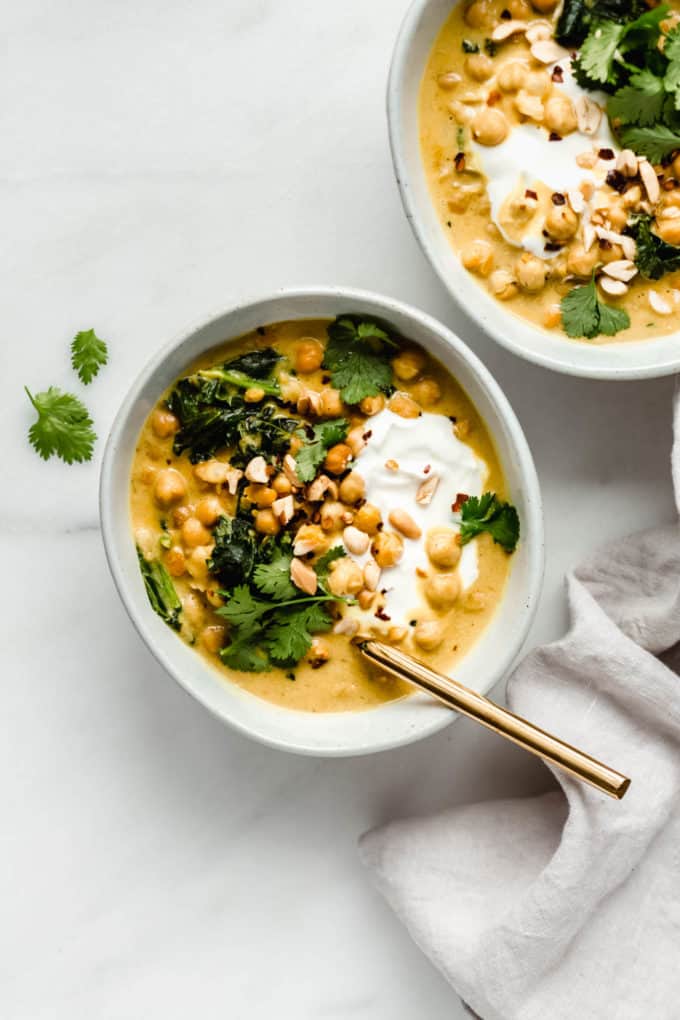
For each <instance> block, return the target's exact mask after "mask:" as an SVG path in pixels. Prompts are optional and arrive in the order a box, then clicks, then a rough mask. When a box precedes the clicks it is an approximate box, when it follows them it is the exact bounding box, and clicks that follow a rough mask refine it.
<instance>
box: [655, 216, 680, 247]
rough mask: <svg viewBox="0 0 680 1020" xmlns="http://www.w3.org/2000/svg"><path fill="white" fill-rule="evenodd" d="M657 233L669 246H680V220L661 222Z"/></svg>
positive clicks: (657, 227)
mask: <svg viewBox="0 0 680 1020" xmlns="http://www.w3.org/2000/svg"><path fill="white" fill-rule="evenodd" d="M656 232H657V234H658V235H659V237H660V238H661V240H662V241H666V243H667V244H673V245H675V246H676V247H678V246H680V218H679V219H673V220H661V221H660V222H657V225H656Z"/></svg>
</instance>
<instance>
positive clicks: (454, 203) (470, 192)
mask: <svg viewBox="0 0 680 1020" xmlns="http://www.w3.org/2000/svg"><path fill="white" fill-rule="evenodd" d="M479 194H480V192H479V191H477V190H476V189H475V188H471V187H469V186H468V185H466V186H465V187H460V186H459V185H454V187H453V188H452V189H451V191H450V192H449V197H448V199H447V202H446V204H447V206H448V208H449V211H450V212H453V213H464V212H465V210H466V209H468V208H469V205H470V202H471V201H472V199H473V198H476V197H477V196H478V195H479Z"/></svg>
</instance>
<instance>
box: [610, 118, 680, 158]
mask: <svg viewBox="0 0 680 1020" xmlns="http://www.w3.org/2000/svg"><path fill="white" fill-rule="evenodd" d="M621 142H622V144H623V145H624V146H625V147H626V148H627V149H632V150H633V152H636V153H637V154H638V155H639V156H646V157H647V159H648V160H649V161H650V163H660V162H661V161H662V160H663V159H665V158H666V156H670V154H671V153H672V152H675V150H676V149H680V131H674V130H672V129H671V128H669V127H667V126H666V125H665V124H654V125H652V126H651V127H631V128H627V129H626V130H625V131H623V132H622V133H621Z"/></svg>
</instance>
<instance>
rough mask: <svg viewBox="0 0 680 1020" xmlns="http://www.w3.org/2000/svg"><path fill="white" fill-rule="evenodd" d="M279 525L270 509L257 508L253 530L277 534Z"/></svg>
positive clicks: (279, 528)
mask: <svg viewBox="0 0 680 1020" xmlns="http://www.w3.org/2000/svg"><path fill="white" fill-rule="evenodd" d="M280 530H281V525H280V524H279V522H278V521H277V519H276V517H275V516H274V513H273V511H272V510H258V511H257V513H256V514H255V531H259V532H260V534H261V535H278V533H279V531H280Z"/></svg>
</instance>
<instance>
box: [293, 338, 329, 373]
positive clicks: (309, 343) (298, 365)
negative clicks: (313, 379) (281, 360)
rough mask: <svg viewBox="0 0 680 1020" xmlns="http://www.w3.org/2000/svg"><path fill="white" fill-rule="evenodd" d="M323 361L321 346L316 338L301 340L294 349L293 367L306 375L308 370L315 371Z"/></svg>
mask: <svg viewBox="0 0 680 1020" xmlns="http://www.w3.org/2000/svg"><path fill="white" fill-rule="evenodd" d="M322 361H323V347H322V346H321V344H320V343H319V341H318V340H314V339H313V338H312V337H308V338H305V339H304V340H301V341H300V343H299V344H298V345H297V348H296V350H295V369H296V371H297V372H301V373H302V374H304V375H306V374H307V373H309V372H316V371H318V369H320V368H321V362H322Z"/></svg>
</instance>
